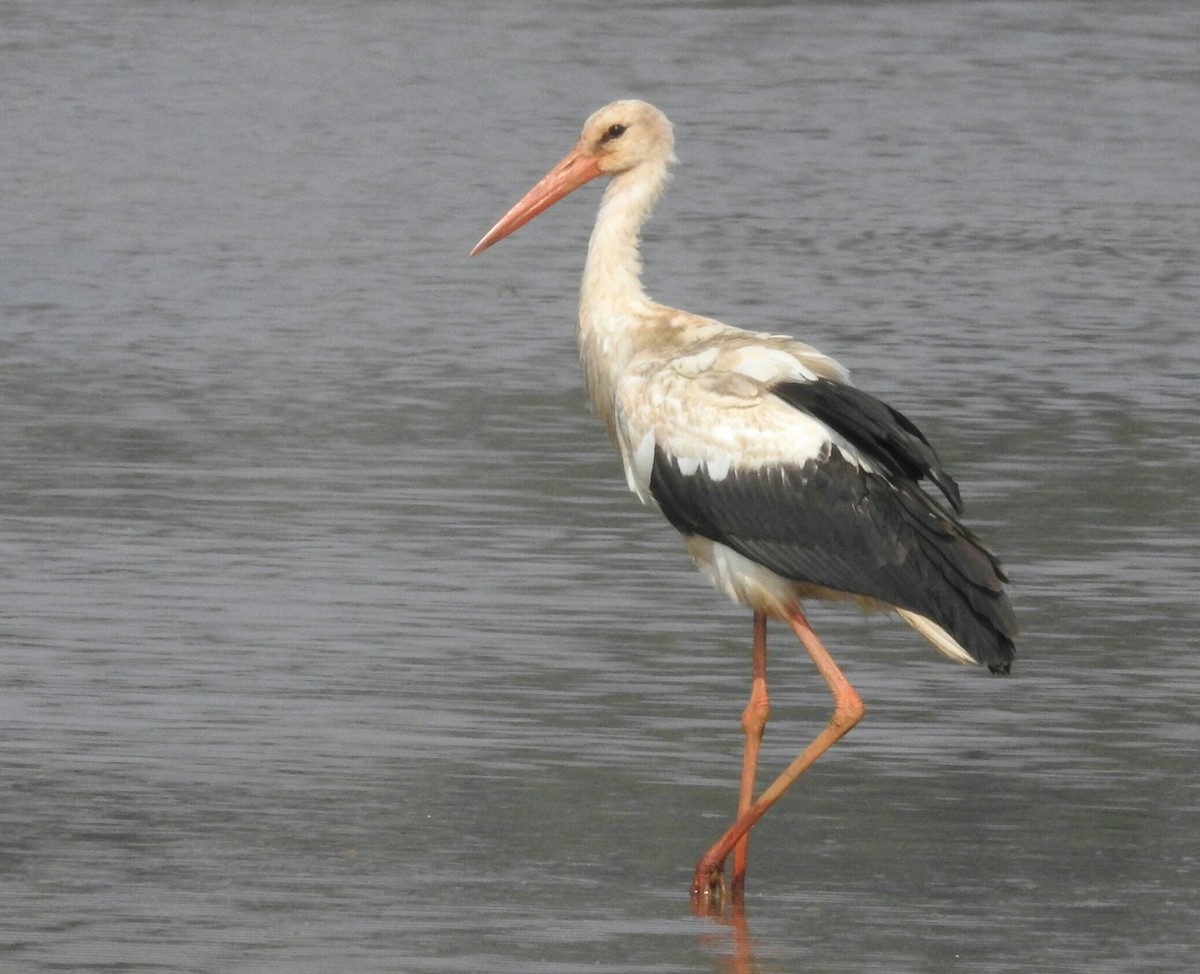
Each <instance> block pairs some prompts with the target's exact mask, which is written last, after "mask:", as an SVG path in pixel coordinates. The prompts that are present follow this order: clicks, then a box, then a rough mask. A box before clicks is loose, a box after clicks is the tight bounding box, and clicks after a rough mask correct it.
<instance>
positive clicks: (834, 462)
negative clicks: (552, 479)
mask: <svg viewBox="0 0 1200 974" xmlns="http://www.w3.org/2000/svg"><path fill="white" fill-rule="evenodd" d="M813 387H815V389H814V388H813ZM773 391H774V392H776V393H777V394H778V395H779V396H780V397H781V398H783V399H784V400H785V401H787V402H789V403H790V404H791V405H793V406H796V407H797V408H799V409H802V410H804V411H805V412H808V413H810V414H811V415H813V416H815V417H816V418H818V419H820V420H821V421H822V422H824V423H825V424H826V425H828V426H829V427H830V428H831V429H833V430H834V431H835V432H836V433H837V434H838V436H840V437H841V438H842V439H843V440H844V441H845V442H846V443H847V444H849V446H851V447H852V448H853V449H855V450H857V451H859V452H860V453H861V454H862V455H863V456H864V457H865V458H867V459H868V460H869V461H870V462H872V463H873V464H874V465H875V466H876V467H877V468H878V469H879V471H880V472H872V471H868V470H866V469H864V468H863V467H861V466H859V464H858V463H856V462H854V461H853V459H851V458H850V457H848V456H847V455H846V454H845V453H844V452H843V450H842V449H841V448H839V447H838V446H837V445H836V444H830V445H829V447H828V448H827V450H826V451H825V453H824V454H823V455H821V456H819V457H815V458H813V459H811V460H809V461H808V462H806V463H804V464H803V465H784V464H780V465H775V466H765V467H760V468H757V469H739V468H737V467H736V466H735V467H733V468H731V469H730V470H729V472H728V474H727V475H726V476H725V477H723V478H721V479H719V480H717V479H713V478H712V477H710V476H709V475H708V473H707V470H706V468H705V467H704V466H703V465H701V466H700V467H699V468H698V469H697V470H696V471H695V472H694V473H690V474H685V473H683V472H682V471H681V470H680V468H679V465H678V463H677V462H676V461H675V460H674V459H673V458H671V457H670V456H669V455H668V454H666V453H664V452H663V451H662V450H661V449H658V450H657V451H656V454H655V458H654V467H653V470H652V473H651V479H650V492H651V493H652V494H653V495H654V498H655V500H656V501H657V502H658V504H659V507H660V508H661V509H662V511H663V513H664V514H665V515H666V517H667V519H668V520H669V521H670V522H671V524H673V525H674V526H675V527H676V528H677V529H678V530H679V531H681V532H683V533H684V534H698V535H701V536H702V537H705V538H709V539H711V540H713V541H716V542H719V543H720V544H723V545H726V546H727V547H729V548H732V549H733V550H734V551H736V552H738V553H739V554H741V555H743V556H745V557H746V558H749V559H751V560H753V561H755V562H757V563H759V564H761V565H763V566H765V567H766V568H769V569H770V570H771V571H773V572H775V573H776V574H778V575H781V576H783V577H784V578H790V579H793V580H795V581H799V582H807V583H810V584H812V585H817V586H821V587H823V588H827V589H832V590H835V591H839V592H845V593H848V594H851V595H859V596H864V597H866V598H870V599H875V600H878V601H880V602H884V603H887V604H890V605H894V606H897V607H899V608H902V609H908V610H910V611H913V612H917V613H919V614H921V615H923V616H926V617H927V618H929V619H932V620H933V621H934V622H936V623H937V624H938V625H940V626H941V627H942V628H944V629H945V630H946V631H947V632H949V633H951V635H953V636H954V638H955V639H957V640H958V641H959V643H960V644H961V645H962V646H963V647H964V648H965V649H966V650H967V651H968V652H969V653H970V654H971V655H972V656H974V657H975V658H976V659H978V660H979V661H980V662H983V663H987V664H988V665H989V666H990V667H991V668H992V669H994V670H999V671H1003V672H1006V671H1007V670H1008V667H1009V665H1010V664H1011V662H1012V659H1013V655H1014V652H1015V651H1014V649H1013V638H1014V637H1015V636H1016V633H1017V627H1016V620H1015V618H1014V616H1013V612H1012V608H1011V606H1010V605H1009V602H1008V599H1007V598H1006V596H1005V595H1004V592H1003V583H1004V582H1005V581H1006V580H1007V579H1006V578H1005V575H1004V572H1003V569H1002V568H1001V567H1000V563H999V562H998V561H997V559H996V558H995V556H994V555H992V553H991V552H990V551H988V550H987V548H985V547H984V546H983V544H982V543H981V542H980V541H979V539H978V538H976V537H975V535H974V534H972V533H971V532H970V531H969V530H968V529H967V528H965V527H964V526H963V525H962V524H961V523H959V521H958V519H957V518H956V517H955V516H954V514H952V513H951V512H950V511H948V510H946V509H945V508H943V507H942V506H940V505H939V504H937V503H935V502H934V501H933V499H932V498H930V497H929V495H927V494H926V493H925V492H924V491H923V490H921V488H920V487H919V486H918V483H917V481H918V480H920V479H922V478H929V479H931V480H932V481H933V482H934V483H936V484H937V485H938V486H939V487H940V488H941V489H942V492H943V493H945V495H946V497H947V499H948V500H949V501H950V503H951V504H952V505H954V507H955V509H956V510H957V509H959V507H960V505H961V501H960V499H959V495H958V489H957V487H956V486H955V485H954V481H953V480H952V479H951V478H950V477H949V475H948V474H947V473H946V472H945V471H944V470H943V469H942V467H941V464H940V462H939V461H938V459H937V455H936V454H935V453H934V452H933V449H932V448H931V447H930V446H929V444H928V442H927V441H926V440H925V438H924V437H923V436H922V435H921V433H920V431H919V430H918V429H917V428H916V426H914V425H913V424H912V423H911V422H909V421H908V420H907V419H905V418H904V417H903V416H902V415H901V414H900V413H898V412H896V411H895V410H893V409H891V408H890V407H888V406H886V405H884V404H883V403H881V402H879V400H877V399H874V398H872V397H871V396H869V395H867V394H865V393H861V392H858V391H857V390H855V389H854V388H853V387H852V386H842V385H838V384H837V383H833V382H828V381H826V380H818V381H817V382H815V383H787V384H785V385H781V386H777V387H775V388H774V389H773Z"/></svg>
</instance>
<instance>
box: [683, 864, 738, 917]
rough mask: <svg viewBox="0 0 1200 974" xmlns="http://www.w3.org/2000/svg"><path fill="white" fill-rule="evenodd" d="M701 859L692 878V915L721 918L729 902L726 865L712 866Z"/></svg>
mask: <svg viewBox="0 0 1200 974" xmlns="http://www.w3.org/2000/svg"><path fill="white" fill-rule="evenodd" d="M706 859H707V857H706V858H705V859H701V860H700V862H699V863H698V864H697V866H696V872H695V873H694V874H693V876H692V913H694V914H695V915H696V916H719V915H720V913H721V910H722V908H723V907H724V906H725V903H726V902H727V901H728V900H729V886H728V885H727V884H726V882H725V864H724V863H723V862H718V863H716V864H715V865H712V864H710V863H708V862H707V861H706Z"/></svg>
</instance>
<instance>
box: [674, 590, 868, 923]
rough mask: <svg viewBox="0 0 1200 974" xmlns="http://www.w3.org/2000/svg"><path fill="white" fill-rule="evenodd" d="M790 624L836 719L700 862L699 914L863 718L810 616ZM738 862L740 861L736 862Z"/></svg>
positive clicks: (695, 901)
mask: <svg viewBox="0 0 1200 974" xmlns="http://www.w3.org/2000/svg"><path fill="white" fill-rule="evenodd" d="M787 621H788V624H789V625H791V627H792V631H793V632H795V634H796V636H797V637H798V638H799V640H800V642H801V643H802V644H803V645H804V648H805V649H806V650H807V651H808V655H809V656H810V657H812V661H813V662H814V663H815V664H816V667H817V672H819V673H820V674H821V677H822V678H823V679H824V680H825V685H826V686H827V687H829V692H830V693H831V694H833V713H832V714H831V715H830V717H829V722H828V723H827V724H826V725H825V728H824V730H822V731H821V733H820V734H818V735H817V736H816V737H815V738H814V739H813V742H812V743H811V744H809V745H808V747H806V748H805V749H804V751H803V752H801V754H799V755H798V756H797V757H796V759H795V760H794V761H792V763H791V764H789V765H788V766H787V768H785V769H784V771H783V773H782V774H781V775H780V776H779V777H778V778H776V779H775V780H774V781H773V782H772V783H771V784H770V785H769V786H768V787H767V789H766V791H764V792H763V793H762V794H761V795H760V796H759V798H758V801H756V802H753V803H752V804H751V805H750V807H749V808H748V809H746V811H744V812H742V813H741V814H739V815H738V817H737V820H736V821H735V822H734V823H733V824H732V825H731V826H730V827H729V828H728V829H727V830H726V831H725V834H724V835H722V836H721V837H720V838H719V839H717V841H716V842H714V843H713V845H712V847H711V848H710V849H709V850H708V851H707V852H706V853H704V855H703V856H701V857H700V861H699V862H698V863H697V864H696V872H695V874H694V875H693V876H692V905H693V908H695V909H696V910H697V912H708V908H709V907H710V906H711V905H716V906H718V907H719V905H720V904H712V903H711V900H712V899H713V898H714V897H716V896H719V895H720V885H721V877H722V875H723V872H722V867H723V865H724V863H725V859H726V858H727V857H728V855H729V853H730V851H731V850H732V849H733V848H734V846H736V845H737V844H738V843H739V842H740V841H741V840H742V838H743V837H744V836H745V835H746V833H748V832H749V831H750V828H751V827H752V826H753V825H754V823H755V822H757V821H758V820H759V819H760V818H762V817H763V814H764V813H765V812H766V810H767V809H768V808H770V807H771V806H772V805H773V804H775V802H776V801H777V800H778V798H779V796H780V795H782V794H783V793H784V792H785V791H787V790H788V788H789V787H790V786H791V784H792V782H794V781H795V780H796V779H797V778H799V777H800V775H802V774H803V773H804V772H805V771H807V770H808V768H809V767H810V766H811V765H812V763H813V762H814V761H816V760H817V758H819V757H820V756H821V755H822V754H824V753H825V752H826V751H827V750H828V749H829V748H830V746H832V745H833V744H834V743H835V742H836V741H837V740H839V739H840V738H841V737H843V736H844V735H845V734H846V732H847V731H849V730H850V728H851V727H853V726H854V725H855V724H857V723H858V722H859V721H860V720H861V719H862V715H863V710H864V708H863V704H862V700H861V699H860V698H859V696H858V694H857V693H856V692H855V690H854V687H852V686H851V685H850V684H849V682H848V681H847V680H846V678H845V677H844V676H843V675H842V671H841V670H840V669H838V665H837V664H836V663H835V662H834V661H833V657H832V656H830V655H829V651H828V650H827V649H826V648H825V647H824V646H823V645H822V644H821V640H820V639H818V638H817V634H816V633H815V632H813V631H812V627H811V626H809V624H808V620H807V619H805V618H804V614H803V613H802V612H801V611H800V610H799V609H796V610H795V611H794V612H793V614H792V615H791V616H789V617H788V620H787ZM735 861H736V860H735Z"/></svg>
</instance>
